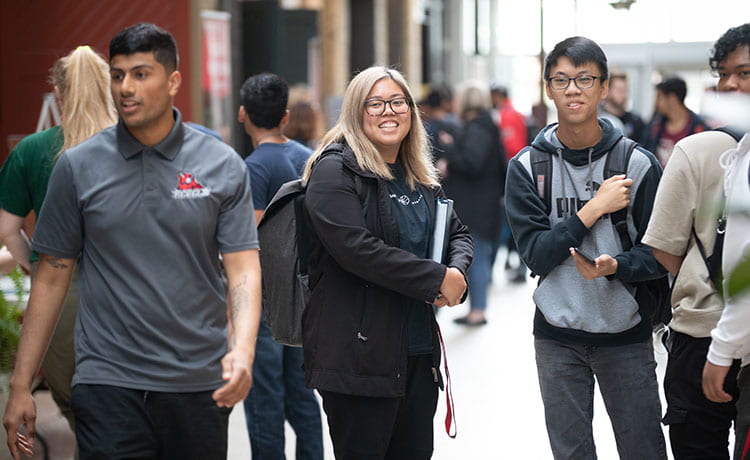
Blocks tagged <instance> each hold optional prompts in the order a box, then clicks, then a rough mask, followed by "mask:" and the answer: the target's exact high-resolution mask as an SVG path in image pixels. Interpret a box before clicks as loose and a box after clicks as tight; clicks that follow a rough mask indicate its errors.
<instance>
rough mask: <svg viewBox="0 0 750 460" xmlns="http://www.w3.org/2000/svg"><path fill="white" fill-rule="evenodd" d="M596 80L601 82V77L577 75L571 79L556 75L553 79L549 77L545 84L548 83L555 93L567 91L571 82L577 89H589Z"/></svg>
mask: <svg viewBox="0 0 750 460" xmlns="http://www.w3.org/2000/svg"><path fill="white" fill-rule="evenodd" d="M597 78H598V79H600V80H601V78H602V77H597V76H596V75H579V76H577V77H572V78H571V77H566V76H564V75H557V76H555V77H549V78H548V79H547V83H549V86H550V88H552V89H554V90H557V91H562V90H565V89H568V86H570V82H571V81H574V82H575V84H576V86H577V87H578V89H589V88H591V87H592V86H594V82H595V81H596V79H597Z"/></svg>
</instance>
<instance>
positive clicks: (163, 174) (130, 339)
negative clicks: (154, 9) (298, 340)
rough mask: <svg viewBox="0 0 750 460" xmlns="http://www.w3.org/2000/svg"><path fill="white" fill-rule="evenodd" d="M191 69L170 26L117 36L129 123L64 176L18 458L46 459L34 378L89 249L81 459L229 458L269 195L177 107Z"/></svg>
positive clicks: (37, 293) (74, 155) (31, 311)
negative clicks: (37, 442)
mask: <svg viewBox="0 0 750 460" xmlns="http://www.w3.org/2000/svg"><path fill="white" fill-rule="evenodd" d="M176 69H177V48H176V44H175V42H174V38H173V37H172V36H171V35H170V34H169V33H168V32H166V31H164V30H163V29H160V28H158V27H156V26H154V25H152V24H137V25H135V26H132V27H129V28H127V29H124V30H123V31H121V32H120V33H119V34H118V35H116V36H115V37H114V38H113V39H112V41H111V43H110V72H111V76H112V95H113V97H114V100H115V105H116V107H117V110H118V112H119V115H120V122H119V123H118V124H117V125H116V126H114V127H112V128H109V129H106V130H104V131H102V132H100V133H99V134H97V135H95V136H94V137H92V138H91V139H89V140H88V141H86V142H84V143H82V144H80V145H78V146H77V147H75V148H72V149H69V150H67V151H66V152H65V153H64V154H63V155H62V156H61V157H60V159H59V160H58V162H57V164H56V166H55V169H54V171H53V173H52V176H51V179H50V185H49V189H48V195H47V199H46V201H45V203H44V206H43V207H42V210H41V213H40V216H39V222H38V226H37V229H36V233H35V235H34V238H33V241H32V246H33V247H34V249H35V250H37V251H39V252H40V254H41V257H40V259H41V261H42V262H41V263H40V266H39V271H38V273H37V276H36V278H35V279H34V282H33V285H32V290H31V297H30V299H29V306H28V309H27V313H26V318H25V322H24V328H23V335H22V337H21V344H20V347H19V353H18V359H17V363H16V368H15V372H14V375H13V378H12V381H11V392H10V395H9V400H8V405H7V408H6V413H5V416H4V418H3V423H4V425H5V428H6V430H7V431H8V440H9V441H8V447H9V449H10V451H11V454H12V455H14V456H17V455H18V453H19V452H20V453H24V454H27V455H29V454H30V453H31V448H32V443H33V437H34V418H35V407H34V402H33V398H32V397H31V393H30V392H29V388H30V384H31V380H32V379H33V377H34V375H35V374H36V371H37V369H38V367H39V363H40V361H41V358H42V355H43V354H44V350H45V348H46V345H47V343H48V341H49V337H50V334H51V332H52V330H53V328H54V324H55V322H56V320H57V315H58V313H59V309H60V305H61V304H62V301H63V298H64V296H65V292H66V290H67V285H68V280H69V278H70V274H71V272H72V270H73V265H74V263H73V262H74V259H75V258H76V257H77V256H78V255H79V254H81V257H82V260H81V275H80V302H81V303H80V309H79V316H78V321H77V324H76V327H75V351H76V373H75V376H74V378H73V400H72V405H73V410H74V413H75V416H76V420H77V422H78V423H77V425H76V437H77V440H78V445H79V450H80V458H81V459H88V458H98V459H102V458H106V459H116V458H180V459H201V460H203V459H213V458H216V459H219V458H222V459H223V458H226V448H227V423H228V416H229V412H230V410H231V407H232V406H233V405H234V404H236V403H237V402H239V401H242V400H243V399H244V398H245V396H246V395H247V393H248V391H249V389H250V386H251V385H252V375H251V369H252V363H253V358H254V354H255V342H256V335H257V330H258V322H259V317H260V264H259V262H258V251H257V248H258V243H257V234H256V230H255V222H254V218H253V202H252V197H251V191H250V184H249V180H248V175H247V170H246V167H245V165H244V164H243V162H242V160H241V158H240V157H239V156H238V155H237V154H236V153H235V152H234V151H233V150H232V149H231V148H230V147H228V146H226V145H225V144H223V143H221V142H220V141H218V140H216V139H214V138H212V137H210V136H207V135H205V134H202V133H200V132H198V131H197V130H194V129H192V128H189V127H187V126H185V125H183V123H182V118H181V115H180V113H179V111H177V110H176V109H174V108H173V107H172V104H173V99H174V96H175V94H176V93H177V91H178V89H179V87H180V79H181V77H180V73H179V72H178V71H177V70H176ZM220 255H221V256H222V258H223V265H224V269H225V270H226V278H227V281H228V286H226V285H225V283H224V281H223V278H222V273H221V266H220V257H219V256H220ZM227 290H228V297H229V298H228V299H226V298H225V293H226V292H227ZM227 304H229V305H231V308H230V309H229V310H230V313H229V316H230V320H231V325H232V330H233V340H232V342H233V343H231V344H230V346H229V347H228V346H227V330H228V327H227V322H228V320H227V316H228V315H227ZM21 425H25V428H26V435H25V436H24V435H22V434H19V433H18V430H19V427H20V426H21ZM16 458H17V457H16Z"/></svg>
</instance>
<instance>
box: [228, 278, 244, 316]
mask: <svg viewBox="0 0 750 460" xmlns="http://www.w3.org/2000/svg"><path fill="white" fill-rule="evenodd" d="M246 287H247V276H243V277H242V280H240V282H238V283H237V284H235V285H234V286H232V288H231V289H230V290H229V303H230V304H231V306H232V320H236V319H237V317H238V315H239V313H240V311H241V310H242V309H243V308H245V307H246V306H247V303H248V299H249V297H248V295H247V291H246Z"/></svg>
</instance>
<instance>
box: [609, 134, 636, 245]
mask: <svg viewBox="0 0 750 460" xmlns="http://www.w3.org/2000/svg"><path fill="white" fill-rule="evenodd" d="M637 146H638V143H637V142H635V141H634V140H632V139H629V138H627V137H624V136H623V137H621V138H620V140H618V141H617V143H616V144H615V145H614V147H612V150H610V152H609V154H608V155H607V160H606V161H605V163H604V179H609V178H610V177H612V176H616V175H618V174H626V175H627V173H628V163H629V162H630V157H631V156H632V154H633V150H635V148H636V147H637ZM609 219H610V221H611V222H612V225H614V227H615V230H616V231H617V235H618V236H619V237H620V244H621V245H622V250H623V251H627V250H629V249H630V248H632V247H633V242H632V241H631V240H630V233H628V207H627V206H625V207H624V208H622V209H620V210H618V211H615V212H613V213H610V215H609Z"/></svg>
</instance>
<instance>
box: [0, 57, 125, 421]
mask: <svg viewBox="0 0 750 460" xmlns="http://www.w3.org/2000/svg"><path fill="white" fill-rule="evenodd" d="M50 83H52V85H54V91H55V96H56V98H57V100H58V102H59V104H60V108H61V112H62V125H61V126H55V127H52V128H50V129H47V130H45V131H42V132H40V133H35V134H32V135H30V136H27V137H25V138H24V139H23V140H21V142H20V143H19V144H18V145H17V146H16V147H15V148H14V149H13V151H12V152H11V153H10V156H9V157H8V159H7V160H6V161H5V163H4V164H3V168H2V169H0V207H1V208H2V209H0V242H2V244H5V245H6V246H7V247H8V250H9V251H10V252H11V254H13V256H14V258H15V260H16V261H17V262H18V263H19V265H21V267H23V268H24V269H25V270H26V271H28V272H30V273H32V279H33V278H34V276H35V274H36V270H37V267H38V264H39V254H38V253H37V252H36V251H32V250H31V247H30V244H29V240H28V238H27V236H26V234H25V233H24V231H23V229H22V227H23V223H24V218H25V217H26V216H27V215H28V214H29V213H31V212H32V211H33V212H34V214H35V215H36V216H37V217H38V216H39V211H40V210H41V208H42V203H43V202H44V197H45V194H46V192H47V184H48V182H49V176H50V174H51V173H52V167H53V166H54V164H55V161H56V160H57V158H58V157H59V156H60V154H62V152H63V151H64V150H65V149H68V148H71V147H73V146H75V145H78V144H80V143H81V142H83V141H85V140H86V139H88V138H89V137H91V136H92V135H94V134H96V133H97V132H99V131H101V130H102V129H104V128H107V127H109V126H112V125H113V124H115V123H116V122H117V112H116V111H115V106H114V103H113V102H112V94H111V92H110V89H109V67H108V66H107V61H105V60H104V59H103V58H102V57H101V56H99V54H97V53H96V52H95V51H94V50H93V49H91V47H89V46H79V47H77V48H76V49H75V50H73V51H71V52H70V53H69V54H68V55H67V56H65V57H62V58H60V59H58V60H57V62H55V65H54V66H52V69H51V70H50ZM77 292H78V269H77V268H76V269H75V272H74V274H73V279H72V282H71V284H70V288H69V289H68V295H67V296H66V298H65V303H64V304H63V308H62V313H61V314H60V319H59V321H58V323H57V327H56V329H55V332H54V334H53V335H52V339H51V340H50V344H49V347H48V348H47V351H46V353H45V355H44V360H43V362H42V369H43V370H44V378H45V380H46V383H47V386H48V387H49V389H50V393H51V395H52V398H53V399H54V401H55V403H56V404H57V407H59V408H60V412H61V413H62V415H63V416H64V417H65V418H66V419H67V421H68V423H69V424H70V428H71V429H72V430H73V431H74V432H75V423H74V417H73V410H72V409H71V407H70V391H71V388H70V381H71V379H72V378H73V371H74V370H75V356H74V353H73V326H74V325H75V319H76V312H77V311H78V295H77Z"/></svg>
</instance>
